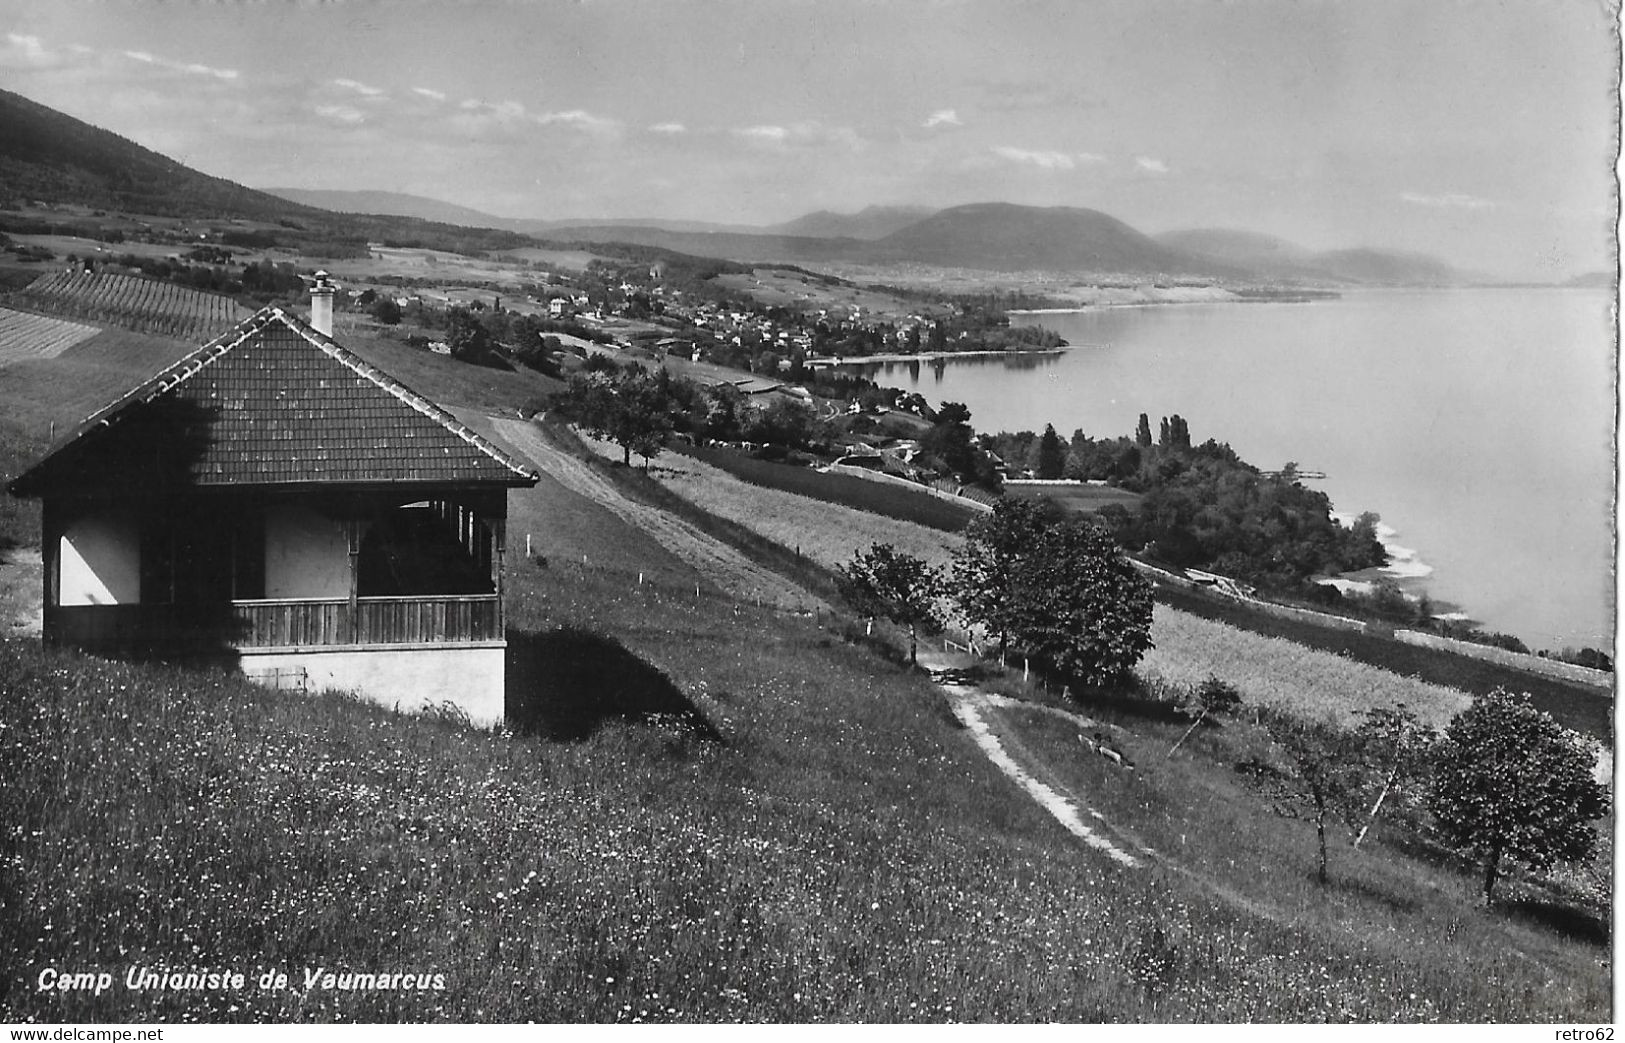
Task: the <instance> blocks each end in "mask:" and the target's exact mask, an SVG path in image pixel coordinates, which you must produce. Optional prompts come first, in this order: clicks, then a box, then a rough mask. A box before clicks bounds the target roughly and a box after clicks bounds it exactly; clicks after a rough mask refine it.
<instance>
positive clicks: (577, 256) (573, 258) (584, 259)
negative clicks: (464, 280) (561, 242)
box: [496, 246, 599, 272]
mask: <svg viewBox="0 0 1625 1043" xmlns="http://www.w3.org/2000/svg"><path fill="white" fill-rule="evenodd" d="M496 256H498V257H504V258H511V259H513V260H516V261H520V262H522V263H525V264H536V265H541V266H542V267H544V268H555V269H564V270H568V271H574V272H580V271H585V270H586V268H587V265H589V264H591V263H592V262H593V261H596V260H599V256H598V255H597V254H594V253H589V252H588V251H586V250H554V249H547V248H544V247H540V246H526V247H522V248H521V249H518V250H503V251H501V252H500V253H498V254H497V255H496Z"/></svg>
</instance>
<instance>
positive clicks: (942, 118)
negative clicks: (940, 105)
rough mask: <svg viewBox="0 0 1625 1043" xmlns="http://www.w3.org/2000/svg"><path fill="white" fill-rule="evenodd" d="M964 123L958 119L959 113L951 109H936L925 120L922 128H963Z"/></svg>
mask: <svg viewBox="0 0 1625 1043" xmlns="http://www.w3.org/2000/svg"><path fill="white" fill-rule="evenodd" d="M964 125H965V121H964V120H962V119H960V118H959V113H957V112H955V111H954V110H953V109H938V110H937V111H935V112H933V113H932V114H931V115H929V116H927V117H926V118H925V122H924V123H922V124H920V126H922V127H926V128H930V127H963V126H964Z"/></svg>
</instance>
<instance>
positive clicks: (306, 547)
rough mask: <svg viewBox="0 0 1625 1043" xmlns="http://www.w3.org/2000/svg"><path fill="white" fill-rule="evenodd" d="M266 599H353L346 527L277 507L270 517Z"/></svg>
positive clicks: (301, 509) (267, 522)
mask: <svg viewBox="0 0 1625 1043" xmlns="http://www.w3.org/2000/svg"><path fill="white" fill-rule="evenodd" d="M265 596H266V597H268V598H344V597H349V596H350V548H349V545H348V544H347V543H346V542H345V539H344V525H343V524H342V523H341V522H339V521H338V520H337V519H334V518H328V517H325V516H323V515H321V514H319V513H317V512H316V511H313V510H311V509H310V508H308V507H292V506H289V507H273V508H271V510H270V511H269V512H267V514H266V516H265Z"/></svg>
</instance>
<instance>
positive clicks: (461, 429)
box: [263, 305, 540, 478]
mask: <svg viewBox="0 0 1625 1043" xmlns="http://www.w3.org/2000/svg"><path fill="white" fill-rule="evenodd" d="M263 310H265V311H270V312H272V313H274V314H275V315H276V316H277V317H279V318H281V319H282V320H283V321H284V322H286V323H288V324H289V325H288V328H289V329H291V330H293V331H294V332H295V333H297V334H299V335H300V336H302V337H304V338H305V340H307V341H308V342H310V343H311V344H312V345H314V346H315V347H316V348H318V349H320V350H321V351H323V352H324V353H326V354H327V356H328V357H329V358H331V359H333V360H334V361H335V362H338V363H339V364H340V365H343V366H345V367H346V368H348V369H349V370H350V371H351V372H353V373H355V374H356V375H357V376H360V377H363V378H364V379H366V380H369V381H371V382H372V383H373V384H374V385H375V386H376V387H378V388H380V389H381V390H383V391H387V392H389V394H391V395H393V396H394V397H395V398H396V399H398V400H399V401H401V402H404V403H405V404H406V405H408V406H411V407H412V408H413V409H415V410H417V411H418V412H419V413H422V414H423V415H424V416H426V417H428V418H429V419H430V420H433V421H434V422H435V423H437V424H439V425H440V426H441V427H444V428H445V429H446V430H448V431H450V432H451V433H452V434H454V435H456V436H457V437H458V438H461V439H462V440H463V441H465V442H467V443H468V444H469V445H471V446H473V447H474V448H475V449H478V450H479V451H480V452H482V453H484V454H486V455H487V456H489V457H491V458H493V459H494V460H496V461H497V463H499V464H501V465H502V466H504V467H506V468H507V469H508V470H510V471H512V472H514V473H515V474H518V475H521V476H523V477H525V478H539V477H540V475H539V474H538V472H536V471H535V470H533V469H532V468H529V467H526V466H525V465H524V464H522V463H520V462H518V461H517V460H515V459H514V458H513V457H512V456H510V455H509V454H508V453H507V452H505V451H504V450H503V449H502V448H501V447H499V446H498V445H496V443H494V442H492V441H491V440H490V439H488V438H486V437H485V436H483V435H481V434H480V433H479V432H478V431H475V430H474V429H473V428H470V427H469V426H468V425H467V424H465V423H463V422H462V421H461V420H459V419H457V417H456V416H454V415H453V414H452V413H451V412H450V411H449V410H447V409H446V408H445V407H443V406H439V405H436V404H435V402H434V401H433V400H432V399H430V398H429V397H428V396H427V395H424V394H421V393H419V392H417V391H414V390H412V389H411V388H409V387H407V386H406V385H405V384H404V383H402V382H401V381H400V380H398V379H397V378H395V377H392V376H390V375H389V374H388V373H385V372H384V371H383V370H382V369H380V368H378V367H377V366H374V365H373V364H372V363H370V362H368V361H367V360H366V359H364V358H362V357H361V356H359V355H357V354H355V353H354V352H353V351H351V350H350V349H348V348H346V347H345V346H344V345H342V344H340V343H339V342H338V341H336V340H334V339H333V338H332V337H330V336H328V335H327V334H325V333H323V332H322V331H321V330H318V329H316V328H315V327H314V326H312V325H310V323H308V322H306V321H305V320H303V319H301V318H300V317H299V316H297V315H293V314H290V313H288V312H286V311H284V310H283V309H281V308H279V307H276V306H275V305H268V306H267V307H266V308H265V309H263Z"/></svg>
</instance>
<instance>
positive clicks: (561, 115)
mask: <svg viewBox="0 0 1625 1043" xmlns="http://www.w3.org/2000/svg"><path fill="white" fill-rule="evenodd" d="M531 118H532V119H534V120H535V121H536V122H537V123H539V124H541V125H542V126H544V127H546V126H551V125H552V124H555V123H562V124H564V125H565V126H567V127H575V128H577V129H579V130H588V131H594V132H598V133H609V132H613V131H614V130H616V129H617V128H618V127H619V126H620V124H618V123H616V122H615V121H614V120H612V119H608V118H606V117H603V116H594V115H593V114H592V113H590V112H585V111H583V110H581V109H568V110H566V111H564V112H542V113H538V114H536V115H535V116H532V117H531Z"/></svg>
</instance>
